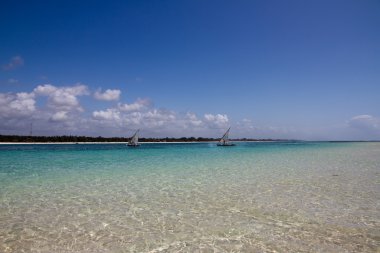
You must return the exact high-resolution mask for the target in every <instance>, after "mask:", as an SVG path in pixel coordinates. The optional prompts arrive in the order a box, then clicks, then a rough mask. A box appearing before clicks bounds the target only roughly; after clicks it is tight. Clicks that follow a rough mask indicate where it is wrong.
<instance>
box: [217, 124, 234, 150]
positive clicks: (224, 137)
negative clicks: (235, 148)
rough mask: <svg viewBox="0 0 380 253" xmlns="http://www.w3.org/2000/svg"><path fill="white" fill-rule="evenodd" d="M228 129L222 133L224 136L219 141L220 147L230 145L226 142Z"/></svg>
mask: <svg viewBox="0 0 380 253" xmlns="http://www.w3.org/2000/svg"><path fill="white" fill-rule="evenodd" d="M230 129H231V127H230V128H228V130H227V131H226V132H225V133H224V135H223V136H222V138H221V139H220V140H219V144H218V145H220V146H230V145H232V144H231V143H230V141H229V140H228V134H229V133H230Z"/></svg>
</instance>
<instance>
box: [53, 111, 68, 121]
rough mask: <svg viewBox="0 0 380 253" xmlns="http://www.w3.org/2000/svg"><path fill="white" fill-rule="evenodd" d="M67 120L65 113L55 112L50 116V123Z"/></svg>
mask: <svg viewBox="0 0 380 253" xmlns="http://www.w3.org/2000/svg"><path fill="white" fill-rule="evenodd" d="M68 118H69V117H68V115H67V112H65V111H60V112H56V113H54V114H53V115H52V116H51V120H52V121H66V120H67V119H68Z"/></svg>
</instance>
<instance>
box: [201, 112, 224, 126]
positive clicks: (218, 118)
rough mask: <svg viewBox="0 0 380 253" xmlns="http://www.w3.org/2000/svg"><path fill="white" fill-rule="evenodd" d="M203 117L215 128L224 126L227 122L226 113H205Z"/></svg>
mask: <svg viewBox="0 0 380 253" xmlns="http://www.w3.org/2000/svg"><path fill="white" fill-rule="evenodd" d="M204 119H205V122H206V123H207V124H208V125H209V126H212V127H216V128H225V127H227V126H228V122H229V121H228V117H227V115H226V114H215V115H214V114H205V115H204Z"/></svg>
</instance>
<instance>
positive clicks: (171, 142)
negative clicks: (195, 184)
mask: <svg viewBox="0 0 380 253" xmlns="http://www.w3.org/2000/svg"><path fill="white" fill-rule="evenodd" d="M217 142H218V141H170V142H165V141H146V142H139V143H140V144H142V145H143V144H198V143H217ZM232 142H284V141H232ZM127 143H128V142H0V145H13V144H20V145H39V144H41V145H46V144H127Z"/></svg>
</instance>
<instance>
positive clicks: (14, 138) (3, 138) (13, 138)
mask: <svg viewBox="0 0 380 253" xmlns="http://www.w3.org/2000/svg"><path fill="white" fill-rule="evenodd" d="M129 140H130V138H126V137H102V136H98V137H90V136H74V135H62V136H26V135H0V142H14V143H17V142H41V143H42V142H74V143H76V142H128V141H129ZM218 140H219V138H218V139H216V138H205V137H180V138H173V137H166V138H139V142H195V141H196V142H207V141H218ZM231 140H232V141H276V140H274V139H249V138H242V139H231Z"/></svg>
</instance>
